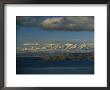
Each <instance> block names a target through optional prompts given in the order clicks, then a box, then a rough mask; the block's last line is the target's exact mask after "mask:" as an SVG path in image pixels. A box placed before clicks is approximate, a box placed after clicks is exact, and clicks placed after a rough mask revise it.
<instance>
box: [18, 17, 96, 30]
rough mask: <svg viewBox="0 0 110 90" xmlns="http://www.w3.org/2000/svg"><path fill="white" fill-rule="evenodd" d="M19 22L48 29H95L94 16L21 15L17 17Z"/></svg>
mask: <svg viewBox="0 0 110 90" xmlns="http://www.w3.org/2000/svg"><path fill="white" fill-rule="evenodd" d="M17 24H19V25H26V26H35V27H40V28H44V29H46V30H66V31H94V17H93V16H62V17H61V16H60V17H59V16H50V17H48V16H42V17H39V16H36V17H33V16H30V17H29V16H20V17H17Z"/></svg>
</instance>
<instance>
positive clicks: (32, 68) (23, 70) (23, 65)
mask: <svg viewBox="0 0 110 90" xmlns="http://www.w3.org/2000/svg"><path fill="white" fill-rule="evenodd" d="M16 74H94V61H89V60H80V61H68V60H66V61H44V60H39V59H38V58H37V60H36V57H17V59H16Z"/></svg>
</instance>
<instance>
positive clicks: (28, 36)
mask: <svg viewBox="0 0 110 90" xmlns="http://www.w3.org/2000/svg"><path fill="white" fill-rule="evenodd" d="M16 35H17V38H16V39H17V46H20V45H22V44H24V43H35V42H37V41H43V40H45V41H46V40H49V41H53V40H56V41H74V40H76V41H77V40H80V41H87V40H93V39H94V17H93V16H17V17H16Z"/></svg>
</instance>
